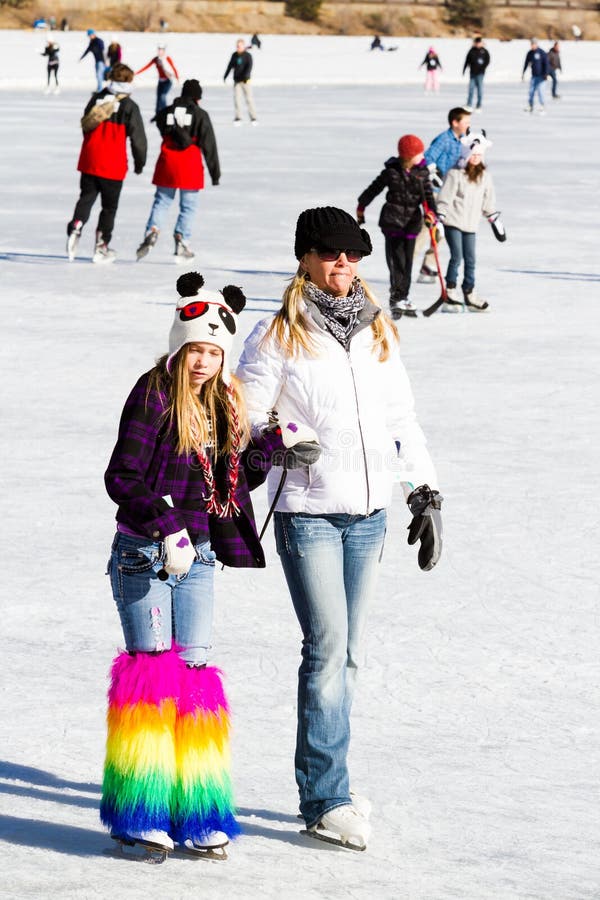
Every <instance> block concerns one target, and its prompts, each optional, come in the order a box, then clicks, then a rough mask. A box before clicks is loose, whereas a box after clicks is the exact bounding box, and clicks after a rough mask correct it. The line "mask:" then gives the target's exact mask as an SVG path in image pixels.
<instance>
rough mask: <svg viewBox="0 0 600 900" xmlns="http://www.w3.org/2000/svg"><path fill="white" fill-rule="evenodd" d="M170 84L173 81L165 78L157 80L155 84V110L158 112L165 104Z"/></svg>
mask: <svg viewBox="0 0 600 900" xmlns="http://www.w3.org/2000/svg"><path fill="white" fill-rule="evenodd" d="M172 84H173V82H172V81H171V80H170V79H168V78H166V79H164V80H163V81H159V82H158V84H157V85H156V112H160V110H161V109H164V108H165V106H166V105H167V95H168V93H169V91H170V90H171V85H172Z"/></svg>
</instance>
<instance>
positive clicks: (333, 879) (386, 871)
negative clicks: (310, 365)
mask: <svg viewBox="0 0 600 900" xmlns="http://www.w3.org/2000/svg"><path fill="white" fill-rule="evenodd" d="M45 37H46V36H45V35H44V36H43V37H41V36H40V35H37V34H32V33H24V32H10V33H9V32H4V33H2V43H3V63H4V66H3V70H4V75H3V78H2V80H1V81H0V87H3V88H4V90H3V91H2V94H1V99H2V122H1V126H0V128H1V131H2V154H1V155H0V178H1V183H2V198H1V200H0V205H1V209H2V234H1V237H0V272H1V276H2V325H3V329H2V330H3V340H2V361H3V364H2V378H3V388H4V390H3V428H2V435H1V441H2V450H3V453H2V459H3V464H2V468H1V470H0V478H1V481H2V495H3V498H4V516H3V519H2V525H3V529H2V531H3V535H2V546H3V548H4V553H3V564H4V565H3V568H4V577H3V591H2V619H1V624H2V635H3V641H2V642H3V664H2V673H3V678H2V694H1V698H2V718H3V723H4V725H3V750H2V758H1V761H0V797H1V800H0V839H1V840H2V848H3V859H2V874H1V878H0V896H2V897H7V898H22V897H25V896H39V897H61V898H104V897H117V896H118V897H121V896H127V897H130V898H142V897H147V896H151V897H155V896H169V897H176V898H183V897H189V896H190V895H192V896H193V895H194V894H198V895H199V896H206V897H211V898H225V897H235V898H242V897H247V896H254V895H258V894H260V896H261V897H264V898H276V897H277V898H279V897H281V896H284V897H286V898H300V897H302V898H312V897H314V898H317V897H318V898H326V900H338V898H339V900H341V898H349V897H352V898H361V900H362V898H372V897H374V898H385V900H388V898H389V900H392V898H393V900H450V898H460V900H488V898H493V900H513V898H528V900H529V898H535V900H582V898H596V897H598V896H599V891H600V887H599V884H600V864H599V862H598V859H599V857H598V846H599V843H600V816H599V813H598V771H599V763H600V759H599V756H600V754H599V743H600V742H599V730H598V688H599V684H598V682H599V677H598V652H597V648H598V613H597V598H598V593H597V592H598V560H597V552H596V543H595V541H596V540H597V537H598V512H597V504H596V503H595V499H594V494H593V486H594V485H596V484H597V462H595V460H597V456H596V454H597V445H598V441H599V439H600V433H599V432H600V427H599V424H598V417H597V414H596V410H597V396H598V374H599V368H600V363H599V359H600V355H599V354H598V350H599V346H598V345H599V339H598V329H599V325H600V312H599V308H598V300H597V294H598V287H599V284H600V269H599V267H598V263H597V218H598V217H597V196H598V160H597V146H598V141H599V138H600V127H599V114H598V104H597V87H596V85H595V84H593V83H592V80H593V79H597V78H598V73H599V71H600V66H599V63H600V46H599V45H597V44H588V43H585V42H582V43H565V44H563V48H562V49H563V66H564V70H565V74H564V82H563V85H562V90H561V93H562V95H563V99H561V100H560V101H556V102H553V101H552V100H551V99H550V98H549V97H548V99H547V110H548V113H547V115H546V117H545V118H540V117H538V116H530V115H528V114H526V113H524V112H523V105H524V101H525V96H526V94H525V91H526V85H525V84H521V82H520V80H519V79H520V72H521V67H522V62H523V58H524V55H525V52H526V49H527V42H525V41H513V42H510V43H508V44H500V43H497V42H494V41H489V42H488V46H489V48H490V51H491V54H492V68H491V71H490V75H489V77H488V78H487V79H486V96H485V108H484V111H483V113H482V114H481V115H480V116H479V117H478V118H477V119H476V124H477V125H482V126H483V127H485V128H486V129H487V132H488V136H489V137H491V139H492V140H493V142H494V146H493V148H492V150H491V152H490V153H489V156H488V162H489V165H490V167H491V170H492V172H493V175H494V179H495V183H496V189H497V194H498V201H499V206H500V208H501V210H502V214H503V218H504V221H505V224H506V228H507V232H508V241H507V242H506V243H505V244H498V243H497V242H496V241H494V239H493V237H492V234H491V231H490V229H489V226H488V225H487V223H486V222H482V224H481V227H480V231H479V237H478V245H477V250H478V270H477V282H478V288H479V290H480V292H481V294H482V295H483V296H485V297H486V298H487V299H488V301H489V302H490V305H491V312H490V313H489V315H481V316H473V315H471V316H467V315H464V316H443V315H440V314H438V315H436V316H434V317H433V318H431V319H430V320H412V321H405V320H403V321H402V322H401V323H400V324H401V337H402V353H403V356H404V358H405V361H406V363H407V366H408V368H409V371H410V374H411V378H412V381H413V386H414V390H415V393H416V396H417V402H418V412H419V416H420V419H421V422H422V424H423V427H424V429H425V431H426V433H427V435H428V437H429V442H430V446H431V450H432V454H433V457H434V460H435V461H436V464H437V467H438V471H439V476H440V483H441V488H442V491H443V493H444V495H445V504H444V508H443V514H444V523H445V548H444V554H443V557H442V560H441V563H440V565H439V566H438V567H437V568H436V569H435V570H434V571H433V572H431V573H428V574H424V573H422V572H421V571H419V569H418V567H417V563H416V553H415V551H414V549H412V548H409V547H408V546H407V545H406V525H407V524H408V516H407V512H406V509H405V505H404V503H403V501H402V498H401V497H400V495H398V497H397V499H396V502H395V505H394V506H393V508H392V509H391V510H390V524H389V531H388V536H387V545H386V550H385V556H384V565H383V571H382V577H381V582H380V588H379V592H378V596H377V601H376V603H375V605H374V608H373V610H372V615H371V620H370V626H369V635H368V660H367V666H366V668H365V669H364V671H363V672H362V673H361V678H360V681H359V689H358V692H357V697H356V702H355V711H354V719H353V744H352V751H351V771H352V775H353V786H354V788H355V789H356V790H358V791H360V792H361V793H365V794H367V795H368V796H369V797H370V799H371V800H372V802H373V806H374V818H373V824H374V827H373V837H372V840H371V844H370V846H369V848H368V850H367V852H366V853H364V854H351V853H348V852H343V851H340V850H338V849H336V848H331V847H327V846H325V845H314V844H313V843H309V842H308V841H307V840H306V839H305V838H303V837H302V836H301V835H300V834H299V828H300V823H299V821H298V820H297V818H296V812H297V795H296V789H295V785H294V781H293V767H292V761H293V743H294V730H295V729H294V705H295V691H296V669H297V665H298V661H299V641H300V636H299V629H298V626H297V624H296V621H295V618H294V615H293V612H292V609H291V603H290V600H289V597H288V594H287V590H286V587H285V585H284V581H283V577H282V574H281V571H280V567H279V564H278V560H277V556H276V552H275V548H274V544H273V539H272V535H271V534H270V533H269V535H268V536H267V538H266V541H265V545H266V551H267V556H268V568H267V569H266V570H265V571H260V572H244V571H242V572H235V571H224V572H219V574H218V579H217V593H218V604H217V608H216V622H215V625H216V628H215V637H214V650H213V661H214V662H215V663H216V664H218V665H219V666H221V667H222V668H223V669H224V671H225V673H226V676H227V685H228V689H229V692H230V699H231V704H232V708H233V712H234V726H235V732H234V745H233V758H234V776H235V784H236V794H237V802H238V804H239V814H240V820H241V823H242V825H243V828H244V835H243V836H242V837H241V838H240V839H239V841H237V842H236V843H235V844H234V846H233V847H232V849H231V852H230V859H229V861H228V862H227V863H217V862H213V863H206V862H194V861H190V860H179V859H171V860H169V861H168V863H167V864H166V865H165V866H162V867H159V868H158V869H157V868H156V867H150V866H148V867H146V866H135V865H133V864H130V863H127V862H124V861H119V860H115V859H114V858H112V857H108V856H106V855H105V854H104V851H105V850H106V849H107V848H109V845H110V843H111V842H110V840H109V838H108V836H107V835H106V834H105V833H104V832H103V830H102V828H101V826H100V823H99V821H98V814H97V807H98V799H99V782H100V778H101V772H102V761H103V744H104V738H105V726H104V713H105V692H106V687H107V673H108V669H109V665H110V662H111V659H112V657H113V655H114V652H115V649H116V648H117V647H118V646H120V645H121V633H120V627H119V624H118V620H117V614H116V611H115V609H114V606H113V602H112V598H111V594H110V588H109V584H108V579H107V578H105V576H104V570H105V567H106V559H107V557H108V553H109V547H110V542H111V539H112V532H113V517H114V507H113V506H112V504H111V502H110V501H109V499H108V498H107V496H106V495H105V493H104V488H103V481H102V475H103V472H104V468H105V466H106V462H107V460H108V457H109V453H110V450H111V448H112V444H113V442H114V439H115V435H116V427H117V421H118V416H119V414H120V411H121V407H122V403H123V400H124V398H125V396H126V394H127V392H128V390H129V389H130V387H131V385H132V384H133V383H134V381H135V379H136V378H137V377H138V375H139V374H140V373H141V372H143V371H145V370H146V369H148V368H149V367H150V366H151V364H152V361H153V359H154V358H155V357H156V356H157V355H158V354H160V353H161V352H163V351H164V349H165V347H166V338H167V333H168V328H169V326H170V322H171V316H172V309H173V304H174V302H175V298H176V292H175V279H176V277H177V275H178V274H179V273H180V272H181V270H180V269H179V270H178V269H176V267H175V266H173V264H172V257H171V254H172V245H171V238H170V233H169V229H165V232H164V233H163V234H162V235H161V238H160V240H159V243H158V244H157V246H156V247H155V248H154V250H153V251H152V253H151V255H150V256H149V257H148V258H147V259H146V260H144V261H143V262H140V263H137V264H136V262H135V261H134V260H135V248H136V246H137V244H138V243H139V241H140V239H141V238H142V236H143V230H144V224H145V221H146V218H147V214H148V211H149V208H150V204H151V199H152V187H151V177H152V171H153V166H154V161H155V159H156V155H157V149H158V140H157V134H156V133H155V130H154V126H152V125H150V124H149V119H150V118H151V116H152V114H153V104H154V79H153V78H151V77H150V75H148V76H142V78H140V82H139V83H140V87H139V89H137V90H136V91H135V93H134V97H135V98H136V99H137V100H138V102H139V103H140V105H141V107H142V111H143V114H144V119H145V122H146V123H147V127H148V133H149V137H150V152H149V162H148V166H147V168H146V171H145V172H144V173H143V175H141V176H139V177H136V176H135V175H133V174H132V173H130V174H129V176H128V178H127V181H126V183H125V187H124V190H123V193H122V197H121V206H120V210H119V213H118V216H117V223H116V229H115V235H114V238H113V242H112V243H113V246H114V247H115V249H116V250H117V251H118V254H119V256H118V259H117V262H116V263H115V265H114V266H111V267H104V268H101V267H96V266H92V265H91V263H90V256H91V252H92V241H93V231H94V227H95V221H96V219H95V215H97V212H96V211H94V213H93V215H92V219H91V221H90V223H89V224H88V226H87V227H86V229H85V230H84V233H83V237H82V240H81V244H80V253H81V256H80V258H79V259H77V260H76V261H75V262H74V263H72V264H68V263H67V261H66V255H65V237H66V235H65V226H66V223H67V221H68V220H69V218H70V216H71V213H72V209H73V206H74V203H75V199H76V196H77V193H78V175H77V173H76V171H75V167H76V161H77V155H78V151H79V145H80V134H79V118H80V116H81V112H82V109H83V106H84V103H85V101H86V99H87V97H88V92H89V90H91V89H92V87H93V78H92V64H91V62H90V60H89V58H86V59H85V60H83V62H82V63H80V64H79V65H77V63H76V59H77V56H78V55H79V54H80V53H81V52H82V50H83V48H84V47H85V43H86V38H85V36H84V35H83V34H76V33H68V34H64V35H63V34H59V35H57V38H58V40H59V42H60V44H61V48H62V57H61V58H62V68H61V72H60V76H59V77H60V79H61V82H62V85H63V88H64V90H63V92H62V94H60V95H59V96H53V95H50V96H48V97H46V96H43V95H42V88H43V86H44V80H45V67H44V61H43V60H42V59H41V57H39V56H37V55H36V54H37V53H38V52H39V51H40V50H41V49H42V47H43V43H44V40H45ZM115 37H117V39H119V40H120V41H121V43H122V44H123V46H124V50H125V53H124V58H125V60H126V61H128V62H132V63H133V64H134V65H135V66H136V67H137V66H139V65H142V64H143V63H144V62H145V61H146V60H147V59H148V58H149V57H150V55H151V54H152V53H153V52H154V48H155V44H156V38H155V36H153V35H145V34H135V35H129V34H127V35H115ZM234 39H235V36H232V35H199V36H197V35H174V34H173V35H169V36H168V38H167V40H168V44H169V52H171V54H172V56H173V58H174V59H175V61H176V63H178V64H179V65H180V66H181V69H182V74H183V76H184V77H191V76H197V77H199V78H200V80H201V82H202V83H203V84H204V85H205V88H206V90H205V96H204V100H203V102H204V105H205V107H206V109H207V110H208V111H209V112H210V115H211V117H212V119H213V123H214V126H215V130H216V134H217V139H218V142H219V149H220V154H221V163H222V169H223V178H222V182H221V185H220V186H219V187H218V188H210V187H209V188H207V189H206V190H205V191H204V192H203V194H202V196H201V203H200V211H199V214H198V218H197V224H196V228H195V233H194V240H193V244H194V246H195V247H196V248H197V251H198V257H197V260H198V261H197V266H196V267H197V268H198V269H199V270H200V271H201V272H202V273H203V274H204V275H205V278H206V281H207V285H208V286H209V287H211V288H218V287H220V286H222V285H223V284H226V283H227V282H232V283H235V284H240V285H242V286H243V287H244V289H245V291H246V293H247V295H248V297H249V298H250V300H249V310H247V311H245V312H244V313H243V314H242V319H243V320H245V324H244V326H243V327H244V329H245V330H244V334H245V333H247V332H248V331H249V330H250V328H251V327H252V325H253V323H254V322H255V321H256V319H257V318H258V317H261V316H264V315H268V314H269V313H271V312H273V311H274V310H275V309H276V308H277V305H278V300H279V298H280V296H281V292H282V289H283V287H284V284H285V280H286V278H287V277H288V276H289V275H290V274H291V272H292V270H293V267H294V258H293V252H292V248H293V228H294V223H295V220H296V217H297V214H298V212H299V211H300V210H302V209H303V208H305V207H307V206H309V205H319V204H336V205H340V206H343V207H345V208H346V209H348V210H353V209H354V207H355V202H356V197H357V195H358V193H359V192H360V191H361V190H362V189H363V188H364V187H365V186H366V185H367V184H368V183H369V181H370V180H371V179H372V178H373V177H374V176H375V175H376V174H377V172H378V171H379V169H380V167H381V164H382V162H383V160H385V159H386V158H387V157H388V156H389V155H391V154H392V153H393V152H394V149H395V145H396V141H397V139H398V137H399V136H400V134H402V133H404V132H414V133H417V134H419V135H421V136H422V137H423V139H424V140H425V141H426V142H428V141H429V140H430V139H431V138H432V137H433V136H434V135H435V134H436V133H438V132H439V131H441V130H442V129H443V128H444V127H445V116H446V112H447V110H448V109H449V108H450V107H451V106H453V105H456V104H457V103H461V102H464V100H465V95H466V80H464V81H461V79H460V69H461V67H462V60H463V58H464V54H465V53H466V51H467V49H468V46H469V43H468V42H467V41H450V40H440V41H434V42H433V43H434V44H435V46H436V48H437V50H438V52H439V54H440V56H441V58H442V62H443V63H444V66H445V72H444V74H443V77H442V90H441V92H440V94H439V96H433V97H431V96H424V95H423V93H422V90H421V84H422V80H423V77H424V76H423V74H422V72H421V73H418V72H416V67H417V65H418V63H419V62H420V61H421V59H422V57H423V55H424V52H425V50H426V49H427V46H428V45H429V43H430V42H429V41H427V40H420V39H419V40H417V39H401V40H400V39H399V40H396V41H395V43H397V44H398V45H399V50H398V52H396V53H393V54H375V53H369V52H368V50H367V48H368V39H367V38H360V39H359V38H320V37H317V38H290V37H271V36H266V37H265V39H264V44H263V49H262V50H261V51H260V52H257V53H256V54H255V57H256V79H255V99H256V104H257V108H258V114H259V119H260V124H259V127H258V128H255V129H250V128H249V127H246V126H244V127H242V128H239V129H233V128H232V125H231V119H232V109H231V106H232V96H231V94H232V92H231V86H230V85H227V86H223V85H222V82H221V79H222V73H223V71H224V69H225V65H226V62H227V58H228V55H229V53H230V52H231V50H232V47H233V42H234ZM380 199H382V198H380ZM378 211H379V207H378V204H377V203H374V204H373V205H372V206H371V207H369V209H368V210H367V227H368V228H369V230H370V232H371V234H372V237H373V240H374V244H375V251H374V253H373V256H372V257H370V258H369V259H368V260H366V261H365V262H364V264H363V267H362V270H363V273H364V274H365V276H366V277H367V279H368V280H369V281H370V283H371V284H372V285H373V287H374V288H375V290H376V292H377V293H378V294H379V296H380V297H381V298H382V299H385V297H386V293H387V291H386V288H387V270H386V266H385V259H384V252H383V241H382V237H381V234H380V232H379V230H378V228H377V225H376V223H377V217H378ZM171 221H174V217H173V216H172V218H171V220H170V222H171ZM435 295H436V288H435V286H428V285H415V286H414V289H413V292H412V297H413V300H414V302H415V303H416V304H417V305H419V306H426V305H428V304H429V303H430V302H432V300H433V299H435ZM244 334H243V335H242V337H243V336H244ZM237 349H238V350H239V344H238V347H237ZM348 477H349V478H351V477H352V473H349V475H348ZM255 505H256V510H257V518H258V520H259V521H262V518H263V517H264V515H265V513H266V505H265V498H264V494H263V493H259V494H258V496H257V497H256V504H255Z"/></svg>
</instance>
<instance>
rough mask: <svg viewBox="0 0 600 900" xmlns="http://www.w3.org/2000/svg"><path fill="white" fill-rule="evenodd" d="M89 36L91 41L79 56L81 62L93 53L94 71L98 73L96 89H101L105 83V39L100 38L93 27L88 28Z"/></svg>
mask: <svg viewBox="0 0 600 900" xmlns="http://www.w3.org/2000/svg"><path fill="white" fill-rule="evenodd" d="M87 36H88V37H89V39H90V41H89V44H88V45H87V47H86V49H85V50H84V51H83V53H82V54H81V56H80V57H79V62H81V60H82V59H83V58H84V57H85V56H87V55H88V53H91V54H92V56H93V57H94V71H95V73H96V90H97V91H101V90H102V86H103V84H104V69H105V65H104V41H103V40H102V38H99V37H98V35H97V34H96V32H95V31H94V29H93V28H88V30H87Z"/></svg>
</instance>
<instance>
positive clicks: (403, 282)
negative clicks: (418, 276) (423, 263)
mask: <svg viewBox="0 0 600 900" xmlns="http://www.w3.org/2000/svg"><path fill="white" fill-rule="evenodd" d="M414 254H415V238H407V237H396V236H393V235H391V234H386V235H385V260H386V262H387V265H388V269H389V270H390V300H406V298H407V297H408V292H409V291H410V281H411V274H412V264H413V256H414Z"/></svg>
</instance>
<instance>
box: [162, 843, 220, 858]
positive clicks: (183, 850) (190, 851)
mask: <svg viewBox="0 0 600 900" xmlns="http://www.w3.org/2000/svg"><path fill="white" fill-rule="evenodd" d="M227 843H229V841H228V842H227ZM226 846H227V844H219V845H218V846H216V847H193V848H192V847H186V846H185V844H175V850H174V853H175V854H176V855H179V854H181V856H189V857H191V858H192V859H216V860H219V861H221V862H224V861H225V860H226V859H228V858H229V857H228V855H227V850H226V849H225V847H226Z"/></svg>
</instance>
